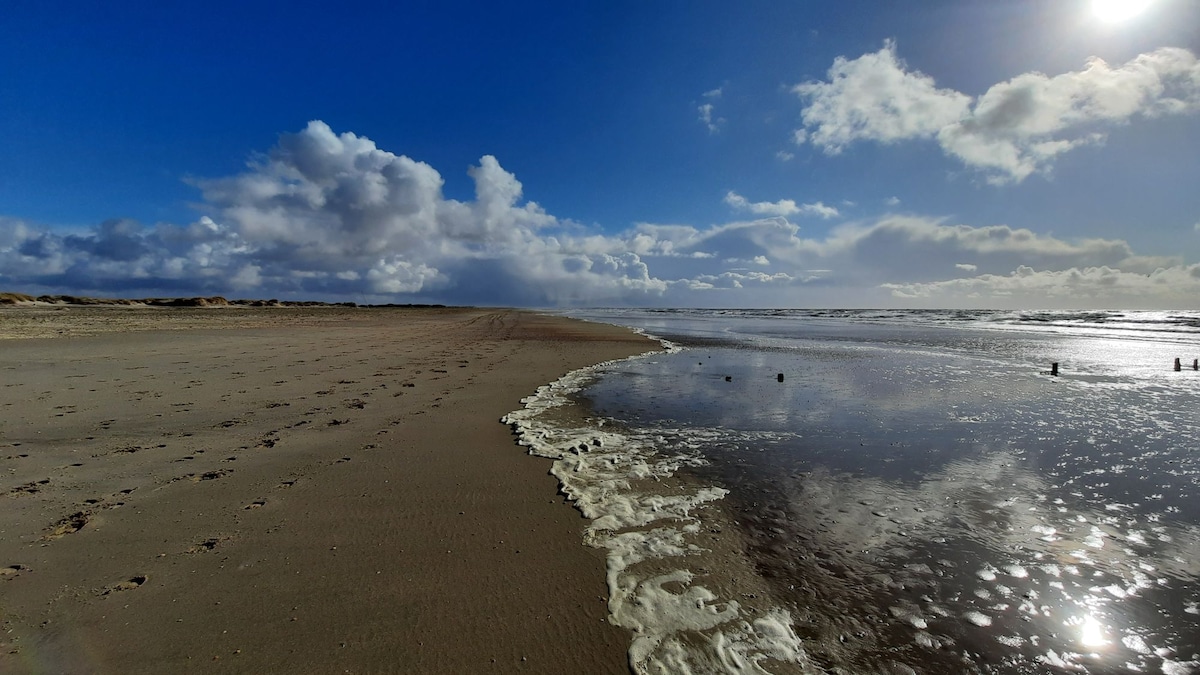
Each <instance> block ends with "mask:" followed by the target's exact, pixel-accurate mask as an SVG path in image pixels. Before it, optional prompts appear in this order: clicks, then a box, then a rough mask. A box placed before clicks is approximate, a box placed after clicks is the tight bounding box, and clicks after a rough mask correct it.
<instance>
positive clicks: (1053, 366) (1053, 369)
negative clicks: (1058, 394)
mask: <svg viewBox="0 0 1200 675" xmlns="http://www.w3.org/2000/svg"><path fill="white" fill-rule="evenodd" d="M1050 374H1051V375H1053V376H1054V377H1058V361H1055V362H1054V363H1051V364H1050Z"/></svg>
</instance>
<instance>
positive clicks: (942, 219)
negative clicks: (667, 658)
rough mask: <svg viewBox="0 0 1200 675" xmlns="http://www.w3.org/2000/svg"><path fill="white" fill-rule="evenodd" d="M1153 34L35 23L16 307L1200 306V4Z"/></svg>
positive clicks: (24, 93) (652, 22)
mask: <svg viewBox="0 0 1200 675" xmlns="http://www.w3.org/2000/svg"><path fill="white" fill-rule="evenodd" d="M1109 1H1110V2H1112V1H1116V2H1117V3H1118V4H1121V3H1120V2H1119V0H1109ZM1130 2H1133V3H1135V4H1144V5H1145V6H1144V7H1142V8H1141V11H1140V12H1139V13H1136V14H1135V15H1133V16H1131V17H1128V18H1125V19H1121V20H1115V19H1111V18H1107V19H1106V18H1105V17H1103V16H1101V13H1100V10H1098V9H1097V8H1096V7H1095V5H1097V4H1099V3H1097V2H1094V1H1093V0H1040V1H1037V2H1032V1H1030V2H1026V1H1023V0H1012V1H1006V0H988V1H986V2H985V1H975V0H959V1H954V2H951V1H938V0H930V1H926V2H907V3H896V2H878V1H875V2H867V1H864V0H850V1H847V2H839V3H800V2H738V3H729V2H700V1H692V2H659V1H656V2H572V3H561V2H546V3H472V2H458V3H455V2H399V3H356V2H341V3H336V4H332V3H331V4H329V5H325V6H317V5H312V4H300V3H259V2H239V3H223V2H206V3H202V4H190V5H187V6H184V5H182V3H150V2H145V3H143V2H122V3H95V2H67V3H61V2H60V3H56V2H38V3H34V2H21V1H19V2H17V3H15V5H10V6H9V7H7V8H6V10H5V16H4V20H3V21H0V288H3V289H5V290H16V291H24V292H33V293H64V292H69V293H88V294H94V295H125V296H129V295H163V294H167V295H196V294H205V295H207V294H222V295H227V296H230V297H282V298H322V299H336V300H346V299H349V300H355V301H360V302H427V301H439V302H451V303H488V304H518V305H534V306H544V305H648V306H677V305H698V306H784V307H812V306H935V307H936V306H967V307H1058V306H1062V307H1192V308H1195V307H1200V190H1197V189H1196V187H1195V186H1196V183H1197V180H1198V179H1200V155H1198V153H1197V152H1196V148H1197V147H1200V64H1198V63H1197V59H1196V55H1197V54H1200V4H1197V3H1195V2H1192V1H1191V0H1130ZM1130 2H1127V3H1124V4H1125V5H1127V6H1128V5H1129V4H1130ZM1118 9H1119V8H1118Z"/></svg>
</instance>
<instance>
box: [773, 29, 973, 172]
mask: <svg viewBox="0 0 1200 675" xmlns="http://www.w3.org/2000/svg"><path fill="white" fill-rule="evenodd" d="M828 75H829V81H828V82H806V83H803V84H798V85H796V86H794V87H792V91H793V92H795V93H796V94H797V95H799V96H800V97H802V98H804V99H806V100H808V102H809V103H808V106H807V107H805V108H804V110H803V112H802V113H801V115H802V118H803V120H804V125H805V127H807V133H806V134H805V135H801V133H800V132H799V131H797V133H796V141H797V142H801V140H802V139H804V138H807V140H808V141H809V142H811V143H812V144H813V145H817V146H820V147H821V148H822V149H823V150H825V152H826V153H829V154H831V155H836V154H839V153H841V152H842V150H843V149H845V147H846V146H847V145H849V144H850V143H852V142H854V141H858V140H874V141H879V142H881V143H894V142H896V141H902V140H908V139H911V138H932V137H933V136H935V135H936V134H937V133H938V132H939V131H941V129H942V128H944V127H946V126H947V125H949V124H952V123H954V122H956V121H957V120H959V119H960V118H961V117H963V115H965V114H966V112H967V110H968V109H969V107H970V104H971V98H970V97H969V96H967V95H966V94H960V93H959V92H957V91H953V90H951V89H938V88H937V87H936V86H935V84H934V81H933V78H931V77H929V76H928V75H924V74H922V73H920V72H915V71H909V70H907V69H906V68H905V66H904V64H903V63H902V62H901V61H900V59H899V58H898V57H897V56H896V46H895V43H893V42H891V41H888V42H887V43H886V44H885V45H884V47H883V49H881V50H879V51H878V52H875V53H874V54H864V55H863V56H860V57H859V58H857V59H853V60H848V59H846V58H845V57H842V56H839V57H837V58H836V59H835V60H834V62H833V66H832V67H830V69H829V73H828Z"/></svg>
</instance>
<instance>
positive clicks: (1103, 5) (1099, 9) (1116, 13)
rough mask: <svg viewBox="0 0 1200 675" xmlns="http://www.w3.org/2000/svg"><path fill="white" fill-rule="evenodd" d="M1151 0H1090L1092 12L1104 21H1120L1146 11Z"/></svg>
mask: <svg viewBox="0 0 1200 675" xmlns="http://www.w3.org/2000/svg"><path fill="white" fill-rule="evenodd" d="M1151 2H1153V0H1092V14H1094V15H1095V16H1096V18H1098V19H1100V20H1101V21H1103V22H1105V23H1121V22H1122V21H1127V20H1129V19H1132V18H1133V17H1135V16H1137V15H1138V14H1141V13H1142V12H1144V11H1146V8H1147V7H1149V6H1150V3H1151Z"/></svg>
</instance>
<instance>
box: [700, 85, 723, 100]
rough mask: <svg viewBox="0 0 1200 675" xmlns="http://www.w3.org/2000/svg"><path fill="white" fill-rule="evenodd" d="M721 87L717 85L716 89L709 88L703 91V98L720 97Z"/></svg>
mask: <svg viewBox="0 0 1200 675" xmlns="http://www.w3.org/2000/svg"><path fill="white" fill-rule="evenodd" d="M722 89H723V87H717V88H716V89H710V90H708V91H706V92H704V98H710V99H718V98H721V90H722Z"/></svg>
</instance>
